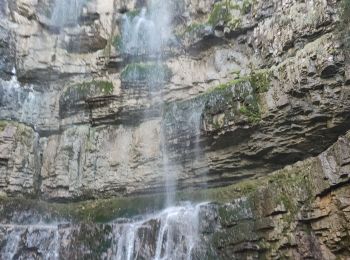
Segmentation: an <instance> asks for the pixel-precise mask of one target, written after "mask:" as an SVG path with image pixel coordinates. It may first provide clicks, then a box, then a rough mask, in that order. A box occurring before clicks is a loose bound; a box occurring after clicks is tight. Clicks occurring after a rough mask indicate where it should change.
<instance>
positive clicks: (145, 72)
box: [121, 63, 172, 83]
mask: <svg viewBox="0 0 350 260" xmlns="http://www.w3.org/2000/svg"><path fill="white" fill-rule="evenodd" d="M171 76H172V72H171V70H170V69H169V68H168V66H166V65H164V64H158V63H131V64H128V65H127V66H126V67H125V68H124V69H123V71H122V72H121V80H122V81H123V82H131V83H132V82H138V81H142V82H150V83H157V82H165V81H169V80H170V78H171Z"/></svg>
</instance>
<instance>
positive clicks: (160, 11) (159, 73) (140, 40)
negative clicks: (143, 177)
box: [120, 0, 178, 206]
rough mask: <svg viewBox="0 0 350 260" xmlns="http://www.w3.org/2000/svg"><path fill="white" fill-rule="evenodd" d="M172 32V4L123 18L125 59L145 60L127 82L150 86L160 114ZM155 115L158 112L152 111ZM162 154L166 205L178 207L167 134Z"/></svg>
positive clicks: (154, 5)
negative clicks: (166, 60) (165, 62)
mask: <svg viewBox="0 0 350 260" xmlns="http://www.w3.org/2000/svg"><path fill="white" fill-rule="evenodd" d="M171 32H172V30H171V13H170V8H169V2H168V1H160V0H152V1H149V3H148V6H147V7H144V8H142V9H141V10H140V11H139V12H138V13H137V14H136V15H135V14H134V13H132V14H131V13H127V14H124V16H123V21H122V38H121V42H120V49H121V51H122V53H123V54H124V55H126V56H130V57H133V58H134V59H135V60H137V61H139V60H142V63H140V64H139V65H134V66H133V67H132V66H130V67H131V68H130V67H129V68H128V69H129V71H128V73H127V76H128V77H126V79H124V80H125V81H127V82H128V84H130V85H137V84H142V85H146V86H148V91H149V96H150V101H151V106H152V105H155V103H157V102H158V104H157V105H156V107H158V114H161V111H162V110H163V106H164V101H163V99H162V97H161V95H162V94H161V92H159V91H158V90H159V89H160V86H163V85H164V84H165V82H166V79H167V77H168V75H169V73H168V70H167V69H166V67H165V65H164V64H163V63H164V59H163V54H164V51H165V48H166V47H167V45H168V43H169V41H170V40H171V34H172V33H171ZM150 60H152V63H151V62H150ZM130 70H131V71H130ZM153 114H154V111H152V115H153ZM150 116H151V114H149V112H147V111H146V112H145V114H144V117H145V118H148V117H150ZM162 129H163V128H162ZM161 152H162V158H163V161H162V164H163V171H164V176H165V186H166V193H167V199H166V205H167V206H170V205H172V204H173V203H174V194H175V192H176V179H177V178H176V172H177V171H178V169H176V167H173V166H171V162H170V161H169V157H168V152H167V147H166V139H165V136H164V133H163V131H162V133H161Z"/></svg>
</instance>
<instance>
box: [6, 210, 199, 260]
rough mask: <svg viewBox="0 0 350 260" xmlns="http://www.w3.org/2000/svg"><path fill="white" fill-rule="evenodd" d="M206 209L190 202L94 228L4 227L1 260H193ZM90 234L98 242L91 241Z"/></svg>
mask: <svg viewBox="0 0 350 260" xmlns="http://www.w3.org/2000/svg"><path fill="white" fill-rule="evenodd" d="M201 210H205V204H198V205H192V204H190V203H185V204H183V205H180V206H176V207H169V208H167V209H165V210H163V211H161V212H159V213H155V214H151V215H145V216H138V217H134V218H131V219H116V220H114V221H112V222H110V223H107V224H104V225H100V226H94V227H93V229H92V230H90V229H89V225H88V224H86V225H85V224H81V225H77V224H68V223H61V224H57V223H42V222H41V223H39V224H30V223H29V224H28V225H18V224H9V225H1V227H0V232H2V233H4V234H6V236H5V238H4V239H3V240H2V244H1V245H0V258H1V259H50V260H51V259H53V260H56V259H70V258H72V257H73V258H74V259H108V260H132V259H154V260H169V259H183V260H190V259H192V258H193V256H194V255H195V254H196V252H197V251H198V249H199V248H200V245H201V244H200V243H201V241H199V239H198V238H199V233H200V232H203V231H202V230H201V224H200V223H199V221H198V220H199V214H200V212H201ZM27 219H28V217H27ZM91 232H96V233H92V234H90V233H91ZM94 235H96V236H97V237H95V236H94ZM89 236H92V238H93V239H94V241H95V240H96V241H95V242H97V243H89V242H88V241H89V240H88V239H89ZM79 239H80V240H79ZM81 239H85V241H81ZM77 242H81V243H83V244H76V243H77ZM101 245H103V247H102V249H101ZM98 250H101V252H97V251H98ZM74 256H79V257H78V258H75V257H74ZM84 256H85V257H86V258H84Z"/></svg>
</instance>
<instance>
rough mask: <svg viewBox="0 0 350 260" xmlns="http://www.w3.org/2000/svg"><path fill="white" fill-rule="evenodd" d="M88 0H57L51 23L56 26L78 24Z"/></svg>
mask: <svg viewBox="0 0 350 260" xmlns="http://www.w3.org/2000/svg"><path fill="white" fill-rule="evenodd" d="M85 1H86V0H55V3H54V8H53V12H52V15H51V24H52V25H53V26H55V27H64V26H74V25H76V24H77V22H78V19H79V16H80V14H81V11H82V8H83V5H84V3H85Z"/></svg>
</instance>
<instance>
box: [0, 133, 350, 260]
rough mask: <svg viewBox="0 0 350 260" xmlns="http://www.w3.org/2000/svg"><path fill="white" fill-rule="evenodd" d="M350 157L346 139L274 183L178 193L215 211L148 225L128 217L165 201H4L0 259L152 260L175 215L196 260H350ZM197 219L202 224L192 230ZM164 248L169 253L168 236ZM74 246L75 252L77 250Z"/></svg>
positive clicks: (159, 217) (177, 235) (201, 209)
mask: <svg viewBox="0 0 350 260" xmlns="http://www.w3.org/2000/svg"><path fill="white" fill-rule="evenodd" d="M349 151H350V134H349V133H348V134H347V135H345V136H343V137H340V138H339V140H338V141H337V142H336V143H335V144H334V145H332V146H331V147H330V148H329V149H328V150H326V151H325V152H323V153H322V154H320V155H319V156H317V157H313V158H310V159H307V160H305V161H301V162H298V163H296V164H294V165H291V166H287V167H286V168H284V169H282V170H279V171H276V172H274V173H272V174H271V175H269V176H264V177H261V178H258V179H254V180H245V181H242V182H240V183H239V184H235V185H232V186H229V187H226V188H216V189H209V190H205V191H202V192H200V191H199V192H194V193H180V194H178V195H179V199H188V198H192V199H198V200H202V199H203V198H206V199H209V200H211V201H213V202H211V203H209V204H207V203H206V204H199V205H198V206H196V207H195V208H192V206H184V207H183V208H182V207H180V208H179V209H180V210H179V211H177V209H169V210H168V211H165V212H163V213H160V214H155V215H151V216H150V217H148V218H146V219H145V220H138V219H137V218H136V219H134V220H132V221H133V222H131V224H130V226H128V224H127V223H125V219H124V218H123V219H121V217H125V216H132V215H133V214H138V213H140V212H144V213H145V212H147V211H149V210H154V209H155V208H154V207H152V206H151V205H153V206H154V205H155V202H156V201H158V202H160V201H161V200H162V199H160V200H159V198H158V197H155V196H153V197H148V198H147V197H143V198H135V199H133V200H128V199H124V200H125V201H123V200H115V201H113V200H107V201H104V200H95V201H94V202H87V203H80V204H79V203H78V204H69V203H68V204H67V203H65V204H48V203H44V202H39V201H36V200H32V201H31V200H25V199H3V200H2V202H1V203H2V207H1V210H0V219H1V223H2V224H1V225H0V234H1V235H0V241H1V243H0V245H1V246H0V254H1V256H3V257H5V258H6V257H8V256H9V255H8V254H11V255H12V256H14V255H16V256H17V257H19V258H21V257H29V256H32V257H34V258H35V257H40V256H42V257H50V256H52V257H54V255H55V254H57V255H59V256H61V257H63V256H64V258H69V259H78V258H101V257H102V258H104V259H112V258H113V257H115V256H120V255H124V254H126V253H127V252H130V254H132V255H133V258H134V259H144V258H146V259H150V258H152V257H154V256H155V255H156V251H157V250H156V248H157V245H158V243H159V241H158V240H157V237H158V235H159V232H161V226H162V225H161V223H162V221H169V222H167V225H168V226H167V227H168V228H169V229H171V228H173V226H172V224H174V223H172V221H173V220H172V218H169V219H167V218H166V219H167V220H165V219H164V218H163V216H165V215H166V214H168V213H169V212H171V214H173V215H174V216H176V219H177V220H176V221H181V219H182V218H183V217H184V218H186V221H185V222H186V223H187V224H186V226H185V228H187V231H184V230H182V229H181V228H179V227H178V228H179V229H174V230H172V229H171V230H172V231H171V232H174V233H171V234H172V235H173V236H174V239H175V240H176V239H179V240H178V241H182V243H183V246H184V247H186V246H188V244H186V243H188V241H189V240H188V239H190V237H189V234H188V233H186V232H188V231H191V232H198V234H199V236H198V237H199V238H200V240H199V241H196V243H195V244H193V245H195V247H194V250H192V257H193V259H252V258H253V259H255V258H257V259H260V258H262V259H265V258H266V259H280V258H286V259H347V258H349V256H350V252H349V235H350V234H349V230H350V226H349V223H350V222H349V217H350V216H349V214H350V213H349V212H350V211H349V207H350V201H349V199H350V194H349V183H350V171H349V162H350V153H349ZM262 198H263V199H262ZM160 204H161V203H160ZM187 208H188V209H189V210H190V211H189V212H187V211H186V209H187ZM135 210H136V211H135ZM167 212H168V213H167ZM193 214H194V215H196V216H197V217H198V221H199V222H198V224H196V225H194V226H192V224H193V223H195V222H192V220H191V217H193ZM28 215H30V216H31V218H28V217H27V216H28ZM118 217H119V219H118ZM115 218H117V220H114V221H113V222H110V221H109V220H110V219H115ZM119 220H120V221H119ZM38 221H39V222H43V223H52V221H55V222H56V223H57V222H61V223H62V222H63V223H65V222H66V221H70V222H71V224H60V225H56V224H50V225H41V226H38V225H36V224H35V223H37V222H38ZM90 221H98V222H101V221H102V222H105V221H109V222H108V223H105V224H96V223H95V224H92V223H91V222H90ZM134 221H136V222H134ZM174 221H175V219H174ZM176 221H175V222H176ZM23 224H25V225H26V226H23ZM187 225H188V226H187ZM192 228H195V229H193V230H192ZM123 229H126V230H127V231H128V232H129V233H125V234H129V235H131V234H134V235H135V237H134V238H133V239H135V240H134V241H135V243H136V244H135V248H134V247H133V246H131V249H132V251H129V250H128V249H127V248H125V249H122V248H123V247H122V246H124V245H125V244H124V243H125V242H126V241H124V240H123V239H124V237H123V234H124V233H123V232H121V230H123ZM129 229H130V230H129ZM131 229H132V230H131ZM195 230H197V231H195ZM183 232H184V233H183ZM129 239H132V238H131V237H130V238H129ZM123 241H124V242H123ZM131 241H133V240H131ZM129 242H130V241H129ZM162 243H164V244H163V246H165V245H166V244H167V239H164V241H163V242H162ZM72 244H74V245H75V246H74V247H71V245H72ZM129 245H130V243H129ZM158 246H159V245H158ZM136 248H137V250H138V251H136ZM121 249H122V251H118V250H121ZM134 250H135V251H134ZM182 252H186V250H184V251H182ZM162 254H163V253H162ZM57 255H56V256H57ZM124 256H125V255H124ZM163 256H164V255H163Z"/></svg>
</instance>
